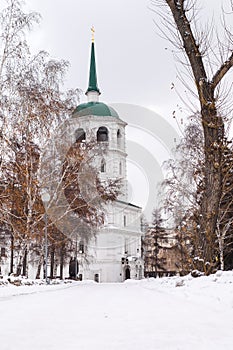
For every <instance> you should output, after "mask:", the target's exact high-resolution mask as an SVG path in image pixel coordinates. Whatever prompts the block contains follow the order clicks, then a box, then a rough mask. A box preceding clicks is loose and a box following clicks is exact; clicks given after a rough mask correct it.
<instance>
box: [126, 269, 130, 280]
mask: <svg viewBox="0 0 233 350" xmlns="http://www.w3.org/2000/svg"><path fill="white" fill-rule="evenodd" d="M125 279H126V280H129V279H130V268H129V267H126V269H125Z"/></svg>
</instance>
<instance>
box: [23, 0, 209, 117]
mask: <svg viewBox="0 0 233 350" xmlns="http://www.w3.org/2000/svg"><path fill="white" fill-rule="evenodd" d="M212 1H213V0H212ZM28 3H29V1H28ZM149 6H150V1H149V0H117V1H115V0H113V1H109V0H98V1H97V0H66V1H64V0H30V9H31V10H36V11H38V12H40V13H41V15H42V21H41V24H40V27H39V28H37V29H36V31H34V36H33V38H34V43H35V47H36V49H45V50H47V51H48V52H49V53H50V54H51V55H52V56H53V57H56V58H65V59H67V60H69V61H70V64H71V67H70V72H69V74H68V77H67V84H68V86H70V87H79V88H81V89H83V90H85V89H86V88H87V79H88V66H89V55H90V42H91V31H90V28H91V26H92V25H94V27H95V30H96V35H95V37H96V56H97V57H96V59H97V70H98V82H99V87H100V89H101V92H102V95H101V99H102V100H103V101H106V102H127V103H133V104H140V105H143V106H146V107H154V108H155V109H156V110H157V111H158V112H161V113H163V112H165V113H169V112H171V113H172V111H173V109H174V105H175V104H176V102H177V96H176V94H175V93H174V91H172V90H171V84H172V82H174V80H175V77H176V70H175V66H174V60H173V56H172V53H171V52H170V51H169V50H167V47H168V44H167V43H166V41H164V40H163V39H161V38H160V37H159V36H158V35H157V33H156V27H155V24H154V22H153V19H154V18H155V19H156V15H155V13H153V12H152V11H151V10H150V9H149ZM168 101H169V104H168Z"/></svg>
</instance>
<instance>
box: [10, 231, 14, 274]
mask: <svg viewBox="0 0 233 350" xmlns="http://www.w3.org/2000/svg"><path fill="white" fill-rule="evenodd" d="M13 272H14V236H13V234H11V257H10V274H11V273H13Z"/></svg>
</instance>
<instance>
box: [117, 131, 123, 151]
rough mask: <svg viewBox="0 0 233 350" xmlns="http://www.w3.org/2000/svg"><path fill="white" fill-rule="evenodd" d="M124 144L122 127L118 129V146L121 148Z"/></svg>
mask: <svg viewBox="0 0 233 350" xmlns="http://www.w3.org/2000/svg"><path fill="white" fill-rule="evenodd" d="M121 146H122V135H121V131H120V129H118V130H117V147H118V148H121Z"/></svg>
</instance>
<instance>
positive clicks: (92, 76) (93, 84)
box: [86, 43, 100, 94]
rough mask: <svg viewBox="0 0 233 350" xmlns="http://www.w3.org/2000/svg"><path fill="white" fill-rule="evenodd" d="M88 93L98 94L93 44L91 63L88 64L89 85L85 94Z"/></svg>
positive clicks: (92, 45)
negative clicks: (94, 92)
mask: <svg viewBox="0 0 233 350" xmlns="http://www.w3.org/2000/svg"><path fill="white" fill-rule="evenodd" d="M89 91H96V92H98V93H99V94H100V90H99V88H98V84H97V74H96V65H95V46H94V43H92V44H91V63H90V73H89V84H88V88H87V91H86V94H87V93H88V92H89Z"/></svg>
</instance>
